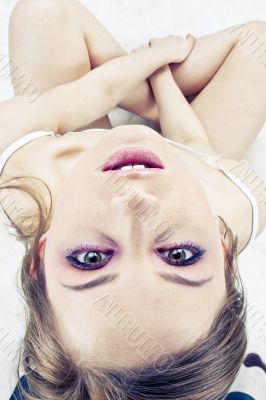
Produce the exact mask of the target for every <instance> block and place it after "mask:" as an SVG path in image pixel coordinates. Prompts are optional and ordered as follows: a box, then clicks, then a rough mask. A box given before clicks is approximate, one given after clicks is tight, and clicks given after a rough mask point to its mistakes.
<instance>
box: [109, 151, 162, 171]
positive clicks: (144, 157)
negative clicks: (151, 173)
mask: <svg viewBox="0 0 266 400" xmlns="http://www.w3.org/2000/svg"><path fill="white" fill-rule="evenodd" d="M127 164H144V165H146V166H147V168H158V169H164V166H163V164H162V162H161V160H160V159H159V157H158V156H157V155H156V154H154V153H153V152H152V151H150V150H147V149H144V148H143V147H127V148H124V149H121V150H119V151H117V152H115V153H114V154H112V155H111V156H110V157H109V158H108V160H107V161H106V162H105V163H104V165H103V166H102V171H104V172H105V171H111V170H117V169H119V168H121V167H122V166H124V165H127Z"/></svg>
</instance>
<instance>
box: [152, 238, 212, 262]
mask: <svg viewBox="0 0 266 400" xmlns="http://www.w3.org/2000/svg"><path fill="white" fill-rule="evenodd" d="M205 251H206V250H203V249H202V248H201V247H199V246H198V245H194V244H193V245H192V244H191V243H186V244H182V245H181V244H180V245H178V247H177V246H175V245H174V246H171V248H168V249H162V248H161V249H158V250H157V252H158V253H159V255H160V256H161V258H162V259H163V260H164V261H165V262H167V263H168V264H171V265H176V266H186V265H190V264H195V263H196V262H197V261H198V260H199V259H200V258H201V257H202V255H203V254H204V253H205Z"/></svg>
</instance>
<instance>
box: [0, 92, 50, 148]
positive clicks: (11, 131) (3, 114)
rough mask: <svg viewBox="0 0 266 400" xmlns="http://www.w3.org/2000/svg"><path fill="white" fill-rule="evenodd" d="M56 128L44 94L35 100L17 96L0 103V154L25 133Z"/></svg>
mask: <svg viewBox="0 0 266 400" xmlns="http://www.w3.org/2000/svg"><path fill="white" fill-rule="evenodd" d="M56 129H57V126H56V123H55V118H54V117H53V110H51V108H50V107H49V104H48V103H47V101H46V98H45V97H44V96H40V97H39V98H38V99H35V101H29V99H27V98H26V97H23V96H17V97H14V98H11V99H8V100H5V101H3V102H1V103H0V154H1V153H2V151H3V150H4V149H5V148H6V147H8V146H9V145H10V144H12V143H13V142H15V141H16V140H18V139H19V138H21V137H22V136H24V135H26V134H27V133H30V132H34V131H37V130H48V131H51V130H54V131H56Z"/></svg>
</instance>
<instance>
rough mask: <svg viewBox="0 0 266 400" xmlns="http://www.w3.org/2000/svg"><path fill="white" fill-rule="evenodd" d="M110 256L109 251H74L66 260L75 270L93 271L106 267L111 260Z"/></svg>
mask: <svg viewBox="0 0 266 400" xmlns="http://www.w3.org/2000/svg"><path fill="white" fill-rule="evenodd" d="M112 254H113V253H112V252H111V251H108V252H103V251H96V250H91V251H82V252H81V251H79V252H76V251H74V252H72V254H70V255H68V256H67V257H66V258H67V260H68V262H69V263H70V264H71V265H73V266H74V267H76V268H80V269H86V270H93V269H98V268H101V267H103V266H104V265H106V264H107V263H108V262H109V261H110V259H111V258H112Z"/></svg>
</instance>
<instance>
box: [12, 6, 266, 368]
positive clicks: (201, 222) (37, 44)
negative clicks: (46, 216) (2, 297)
mask: <svg viewBox="0 0 266 400" xmlns="http://www.w3.org/2000/svg"><path fill="white" fill-rule="evenodd" d="M48 2H49V5H50V7H47V6H46V5H47V4H48ZM34 4H35V5H36V2H34V1H30V0H27V1H26V0H25V1H23V0H22V1H20V2H19V3H18V7H17V8H16V10H15V12H14V14H13V19H12V22H11V46H10V50H11V56H12V57H13V59H14V60H15V61H16V63H17V64H19V65H21V67H22V68H24V69H25V70H26V71H28V72H29V73H30V76H31V77H32V79H33V80H35V81H37V82H38V83H39V84H40V85H41V88H42V90H43V91H45V90H48V89H50V88H53V87H55V86H57V85H60V84H64V83H66V82H70V81H72V80H74V79H78V78H79V77H80V76H83V75H84V74H85V73H87V72H88V71H90V69H91V68H92V69H93V68H95V67H96V66H98V65H101V64H102V63H104V62H106V61H108V60H110V59H112V58H115V57H118V56H121V55H125V51H124V50H123V49H122V48H121V47H120V46H119V45H118V44H117V42H115V41H114V39H113V38H112V37H111V36H110V35H109V34H108V33H107V32H106V31H105V30H104V28H103V27H102V26H101V25H100V24H99V23H98V22H97V21H96V20H95V19H94V18H93V16H92V15H91V14H90V13H89V11H85V9H83V8H81V5H80V4H79V3H78V2H71V1H61V0H60V1H59V0H58V1H57V2H54V1H50V0H49V1H48V0H47V2H45V7H44V9H41V8H40V7H41V3H40V4H39V3H38V10H39V13H37V15H36V7H35V5H34ZM66 5H67V7H70V12H66V11H67V10H68V11H69V8H66ZM34 7H35V8H34ZM25 16H26V17H27V18H31V23H30V24H26V25H27V26H28V27H29V31H28V30H27V27H26V25H25V24H24V23H23V21H25ZM38 17H40V18H41V21H42V22H43V23H42V24H40V21H39V19H38ZM44 19H46V22H47V23H49V26H50V27H51V29H49V30H47V29H45V30H44V29H43V26H47V25H46V24H45V23H44ZM62 21H64V24H65V25H63V24H62ZM22 23H23V26H24V29H23V32H22V31H21V24H22ZM248 26H249V27H250V28H251V29H252V30H254V31H255V32H257V33H258V35H259V36H260V37H261V38H262V39H263V38H265V35H266V34H265V32H266V30H265V22H263V21H262V22H256V21H253V22H249V23H248ZM80 27H81V28H80ZM230 29H232V28H230ZM228 31H229V28H228V29H226V30H223V31H220V32H216V33H214V34H211V35H206V36H203V37H201V38H198V39H197V42H196V45H195V47H194V49H193V51H192V52H191V55H190V56H189V57H188V58H187V59H186V60H185V61H184V62H183V63H182V64H180V65H171V70H172V73H173V76H174V79H175V82H176V83H177V84H178V86H179V88H180V89H181V91H182V93H183V94H184V96H185V95H190V94H197V93H199V92H200V91H201V92H200V93H199V94H198V95H197V96H196V98H195V99H194V100H193V101H192V102H191V103H190V105H191V108H192V109H193V111H194V112H196V114H197V116H198V118H199V119H200V120H201V122H202V124H203V125H204V127H205V130H206V132H207V134H208V138H209V139H210V140H211V144H212V146H213V148H214V149H215V150H216V151H218V152H222V153H223V154H225V155H226V156H227V157H230V158H232V159H236V160H237V159H239V158H240V157H242V156H243V155H244V154H245V153H246V151H247V150H248V148H249V146H250V145H251V143H252V141H253V140H254V139H255V138H256V135H257V134H258V132H259V129H260V127H261V125H262V123H263V122H264V121H265V97H264V95H265V93H266V91H265V90H262V85H265V71H264V70H263V69H262V68H260V67H259V66H258V63H257V62H256V60H255V59H252V57H250V56H249V55H248V53H247V52H246V53H245V52H243V49H242V48H241V46H240V45H239V44H237V45H236V37H237V35H235V36H234V37H233V36H232V35H228ZM62 32H63V33H65V32H68V34H69V35H70V37H71V40H69V37H67V36H66V35H65V34H62ZM238 33H239V32H238ZM239 34H240V33H239ZM28 35H29V37H30V40H29V37H28ZM49 35H50V36H49ZM64 40H66V42H64ZM29 43H30V45H29ZM44 44H46V46H44ZM47 44H49V46H47ZM38 49H42V51H41V54H40V56H39V57H38V58H36V57H33V54H35V52H36V51H38ZM66 49H67V50H69V52H68V51H66ZM74 51H75V53H74ZM51 52H52V53H53V54H54V58H53V62H54V63H51V62H50V63H49V65H47V59H50V58H49V57H48V55H47V53H48V54H51ZM73 54H75V56H73ZM33 60H34V62H33ZM70 60H71V63H70ZM73 60H75V62H74V65H73ZM202 60H204V62H202ZM199 65H200V66H199ZM65 66H67V68H65ZM218 70H219V71H218ZM195 71H196V73H195ZM217 71H218V72H217ZM44 72H45V73H44ZM216 72H217V73H216ZM251 77H252V79H251ZM243 82H245V84H242V83H243ZM258 88H260V91H259V93H260V96H258ZM225 96H226V102H225V101H224V98H225ZM120 106H122V107H124V108H125V109H128V110H130V111H134V112H136V113H137V114H139V115H142V116H144V117H146V118H148V119H150V120H151V121H153V122H155V123H158V110H157V107H156V104H155V102H154V97H153V95H152V92H151V91H150V88H149V86H148V84H147V82H146V81H145V82H143V83H142V84H141V85H139V86H138V87H137V88H136V90H135V91H134V93H131V94H130V96H128V97H127V98H125V99H124V100H123V101H121V103H120ZM235 108H237V110H238V115H239V118H236V114H235ZM252 110H257V114H256V116H255V117H254V115H253V114H254V113H252ZM181 117H182V112H180V120H181V119H182V118H181ZM103 118H104V119H103V120H101V121H97V123H96V126H97V127H110V125H109V124H110V123H109V121H108V119H107V117H103ZM178 122H179V121H178V120H177V121H176V126H175V132H176V135H177V136H176V137H173V139H174V140H177V141H182V140H184V141H185V140H186V138H184V136H185V133H184V132H181V127H183V126H184V121H183V120H182V123H180V124H179V125H178ZM93 126H95V125H93V124H91V125H90V127H93ZM123 129H124V130H123V133H122V131H119V128H115V129H113V130H111V131H110V132H109V133H108V135H109V134H110V136H108V137H107V136H106V138H104V141H101V140H102V139H103V137H100V138H99V142H98V144H96V145H95V147H94V149H93V151H89V150H88V152H87V153H85V154H83V156H82V158H81V159H80V160H79V162H78V163H77V165H76V166H75V168H74V169H73V170H72V171H71V172H70V171H69V172H70V174H69V175H67V180H66V182H65V183H64V186H63V188H62V192H60V196H59V197H58V198H55V200H56V207H57V208H56V210H55V214H54V218H53V221H52V225H51V227H50V229H49V231H48V232H47V234H46V235H44V236H43V237H42V240H41V241H40V247H39V251H40V254H41V255H42V257H43V258H44V261H45V273H46V277H47V285H48V294H49V298H50V301H51V303H52V305H53V309H54V311H55V313H56V315H57V317H58V321H59V325H60V328H61V331H62V336H63V337H64V338H65V340H67V339H69V343H70V344H71V345H72V347H73V349H74V350H75V351H76V352H77V356H78V358H79V359H84V360H85V361H86V360H88V357H91V358H93V361H94V363H95V364H98V365H99V364H100V363H101V362H102V363H103V364H104V366H106V365H108V363H110V362H112V364H113V363H114V362H116V363H117V364H118V365H126V366H128V365H134V364H135V363H138V364H139V363H141V362H145V357H143V354H142V355H141V354H140V353H138V352H136V351H135V349H134V348H133V347H132V346H130V345H129V341H128V340H126V338H125V335H121V332H120V334H119V333H118V332H117V329H116V328H115V326H114V323H113V322H112V321H113V319H112V317H110V318H106V317H105V318H104V316H103V315H104V313H105V312H107V311H106V309H107V310H108V307H109V306H110V304H109V303H110V302H111V301H114V302H115V304H118V307H119V305H121V307H123V308H124V309H126V310H128V311H129V312H130V313H131V314H132V316H133V319H135V320H136V322H137V323H139V324H141V325H142V326H143V327H144V328H145V329H147V330H148V334H149V335H150V336H152V337H154V338H155V339H156V343H160V344H161V345H163V347H164V348H165V351H166V352H170V351H171V350H175V351H176V350H178V349H181V348H184V346H186V345H187V344H188V343H189V342H190V341H192V340H193V339H195V338H196V337H199V336H200V335H202V334H205V333H206V332H207V330H208V328H209V326H210V324H211V322H212V319H213V317H214V315H215V314H216V312H217V310H218V308H219V306H220V305H221V304H222V303H223V300H224V297H225V282H224V264H223V253H222V247H221V237H220V232H219V229H218V223H217V219H215V215H213V214H212V212H211V209H210V205H209V204H208V201H207V199H206V196H205V194H204V192H203V191H202V188H201V186H200V184H199V182H198V180H196V179H195V175H194V174H193V171H192V170H191V169H190V168H189V165H188V164H186V163H184V162H183V160H182V159H181V157H180V158H178V157H177V155H176V153H174V152H173V150H170V149H169V146H168V147H167V156H166V153H165V150H166V148H165V146H166V144H165V142H163V140H162V138H161V137H159V136H152V137H151V132H152V131H151V130H149V129H148V128H142V133H140V135H141V136H142V138H141V139H139V140H140V141H139V144H140V143H141V145H144V144H145V143H147V145H148V148H152V149H154V151H156V153H157V154H158V155H159V156H161V158H162V159H163V160H164V159H165V162H166V163H167V164H168V163H169V168H168V169H167V171H165V173H167V174H168V173H169V179H170V180H171V181H172V180H173V181H174V182H177V179H178V182H179V185H183V187H185V190H182V191H180V187H179V186H177V185H176V186H177V187H175V185H173V187H171V191H170V193H169V192H168V191H167V190H163V188H164V185H165V183H164V182H163V181H161V180H160V179H159V176H158V177H156V179H158V180H160V182H159V181H158V182H156V185H154V186H153V185H152V187H151V186H149V180H143V179H137V178H134V179H132V180H133V181H134V186H135V185H137V187H138V190H139V192H140V193H141V196H142V197H143V198H144V199H146V200H147V201H149V203H151V204H153V206H154V208H157V209H159V210H160V212H161V214H162V215H163V219H167V220H171V221H173V222H175V223H177V222H178V221H179V215H180V214H179V213H178V212H177V210H178V209H179V210H180V209H181V207H182V209H183V210H184V204H185V210H186V212H187V215H188V217H189V219H190V221H191V222H192V223H193V224H197V225H198V226H199V227H200V228H201V234H200V235H196V234H195V233H193V232H192V229H188V230H187V231H185V230H184V229H182V230H180V231H177V232H178V237H176V236H175V235H174V236H175V237H173V241H176V240H179V239H180V236H181V239H184V240H195V241H196V242H199V244H201V245H202V246H205V248H206V249H207V252H206V253H205V259H204V262H203V260H202V261H200V262H199V263H198V264H196V265H195V266H190V267H188V268H186V269H181V271H180V269H178V272H176V268H174V267H171V266H169V265H168V264H165V263H164V262H163V261H162V260H161V259H160V258H159V257H158V256H157V255H155V254H154V253H153V252H152V250H153V249H155V248H156V242H155V237H151V235H150V231H149V230H148V229H147V227H145V225H144V224H140V223H139V220H138V218H137V217H136V215H134V214H133V215H132V214H131V213H130V212H129V208H128V207H127V206H126V204H125V202H124V201H123V196H121V195H117V194H115V193H110V191H108V190H107V189H106V188H105V187H104V186H100V185H99V181H98V178H97V179H96V177H95V175H93V174H91V173H90V172H91V169H90V168H88V166H90V167H91V168H92V170H93V168H94V167H95V166H98V165H99V162H100V159H101V157H102V159H105V158H106V157H107V156H108V155H109V154H110V153H111V152H112V149H113V150H115V148H116V146H117V148H120V147H122V146H124V145H125V144H126V143H127V142H125V141H128V140H130V137H132V132H131V133H130V128H129V127H124V128H123ZM144 130H145V134H144ZM119 132H120V133H119ZM113 133H115V137H113ZM125 133H126V134H129V135H126V136H124V134H125ZM179 133H180V134H181V136H179ZM19 134H22V133H21V132H19ZM153 134H154V132H153ZM130 135H131V136H130ZM137 136H138V135H137V134H136V131H135V128H134V134H133V138H132V142H131V143H134V144H136V142H134V141H136V140H137ZM144 136H145V138H144ZM125 138H126V139H125ZM244 138H245V140H243V139H244ZM109 140H110V142H109ZM116 140H117V142H116ZM159 144H160V145H159ZM240 144H241V145H240ZM105 152H106V153H105ZM96 155H98V158H97V157H96ZM170 159H172V160H171V161H172V162H170ZM170 164H171V165H170ZM173 166H176V167H178V168H176V170H175V172H174V171H173ZM181 167H182V174H180V173H178V171H180V168H181ZM84 175H86V182H88V181H89V183H90V185H89V184H88V185H84V184H81V180H80V179H81V178H82V179H83V178H85V177H84ZM79 177H80V178H79ZM127 179H128V178H127ZM154 179H155V178H154ZM168 182H169V180H168ZM192 183H193V184H192ZM91 185H93V187H95V193H94V192H93V196H92V197H91V195H92V191H91ZM185 185H186V186H185ZM74 187H75V188H76V189H77V190H76V191H74V190H73V188H74ZM167 189H168V186H167ZM88 191H89V193H90V197H88V196H87V193H88ZM175 191H176V192H175ZM99 192H100V193H99ZM96 194H98V196H97V197H96ZM99 194H101V196H99ZM195 195H196V196H197V215H196V214H195V213H196V209H195V206H194V207H193V202H192V199H194V198H195V197H193V196H195ZM75 202H78V204H79V207H76V209H75V210H73V207H72V205H73V204H75ZM173 202H174V204H175V208H173ZM100 205H101V208H99V207H100ZM91 210H93V213H91ZM107 210H108V214H107ZM95 211H100V212H99V213H98V214H97V218H96V213H95ZM104 211H105V213H104ZM107 215H108V224H107V226H106V221H107ZM66 216H67V218H66ZM77 220H79V221H84V222H90V223H91V224H92V223H93V225H94V226H97V227H98V229H100V231H101V233H103V232H105V233H106V234H108V236H110V237H111V238H112V239H113V241H114V243H115V245H116V247H117V248H118V249H119V251H120V253H119V255H120V258H119V257H116V258H114V259H113V260H112V262H110V263H109V264H107V265H106V266H105V267H104V268H102V269H99V270H95V271H85V272H84V271H79V270H75V268H73V267H70V266H68V265H66V262H65V261H63V257H62V256H61V257H60V256H59V254H61V255H62V251H64V250H65V249H66V247H69V246H75V245H79V244H80V240H84V239H83V237H84V236H83V237H82V234H81V231H80V230H79V229H81V227H79V228H78V229H75V230H73V226H74V222H75V223H76V221H77ZM62 226H63V227H64V229H62ZM114 227H116V229H114ZM184 227H185V225H184ZM70 233H71V235H70ZM73 233H75V234H74V235H73ZM88 233H89V235H90V237H91V239H90V240H91V241H93V242H97V241H98V242H99V238H98V237H96V236H95V235H94V234H93V233H92V232H88ZM137 233H138V235H137ZM70 237H71V241H72V242H73V243H68V240H70ZM86 237H87V236H86ZM133 237H134V239H135V240H132V238H133ZM140 237H141V238H142V239H143V240H142V241H141V242H140V241H139V238H140ZM169 240H170V239H169ZM76 242H77V243H76ZM100 242H101V243H102V241H100ZM167 244H168V243H167ZM136 258H137V260H136ZM136 267H138V269H136ZM198 267H199V268H198ZM108 268H109V269H110V270H112V272H116V273H118V274H119V276H118V278H117V279H116V280H113V281H111V282H108V283H106V284H105V285H103V286H98V287H95V288H92V289H88V290H86V291H82V292H76V291H70V290H69V289H67V288H64V287H61V286H60V285H61V284H60V282H61V283H63V284H65V285H67V284H81V283H84V282H87V281H88V280H90V279H93V277H92V275H94V277H95V276H97V277H98V276H101V275H102V274H104V273H105V272H104V270H107V269H108ZM166 269H168V270H171V271H173V272H174V273H175V274H178V275H180V276H183V277H185V276H186V277H187V278H190V279H192V280H196V279H203V278H208V277H209V276H210V275H212V274H213V279H212V281H211V282H208V283H207V284H206V286H203V287H199V288H195V287H185V286H181V285H176V284H174V283H173V282H169V281H164V280H162V278H161V277H159V276H158V273H159V272H163V271H165V270H166ZM33 272H34V265H33V266H32V273H33ZM144 273H145V279H143V278H142V277H143V274H144ZM85 274H86V277H85ZM201 274H202V275H201ZM208 274H210V275H208ZM82 275H84V277H83V276H82ZM89 276H90V277H89ZM106 295H107V296H109V297H104V296H106ZM80 297H82V299H81V298H80ZM110 299H111V300H110ZM210 299H211V300H212V301H210ZM108 302H109V303H108ZM106 304H107V305H106ZM195 304H197V308H195ZM102 310H103V311H102ZM151 315H152V316H154V318H150V316H151ZM173 316H175V317H174V318H173ZM155 321H159V322H158V323H155ZM103 331H104V332H105V335H102V332H103ZM117 348H119V352H118V351H117Z"/></svg>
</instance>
